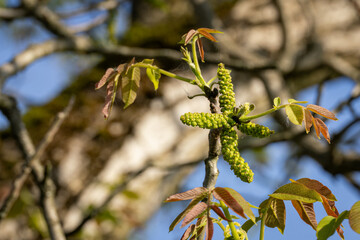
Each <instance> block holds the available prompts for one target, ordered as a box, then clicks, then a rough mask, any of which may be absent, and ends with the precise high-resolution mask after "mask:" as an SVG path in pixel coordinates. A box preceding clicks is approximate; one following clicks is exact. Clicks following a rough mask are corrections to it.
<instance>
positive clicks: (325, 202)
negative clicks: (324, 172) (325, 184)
mask: <svg viewBox="0 0 360 240" xmlns="http://www.w3.org/2000/svg"><path fill="white" fill-rule="evenodd" d="M321 198H322V200H323V201H322V204H323V206H324V209H325V211H326V213H327V214H328V215H329V216H333V217H337V216H339V213H337V214H336V212H335V211H334V210H332V209H331V206H330V204H333V202H332V201H329V200H327V198H326V197H324V196H321Z"/></svg>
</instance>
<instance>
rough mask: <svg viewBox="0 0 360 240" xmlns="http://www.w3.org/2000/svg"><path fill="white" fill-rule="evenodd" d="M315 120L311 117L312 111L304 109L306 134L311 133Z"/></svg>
mask: <svg viewBox="0 0 360 240" xmlns="http://www.w3.org/2000/svg"><path fill="white" fill-rule="evenodd" d="M313 118H314V117H313V116H312V115H311V113H310V111H309V110H307V109H306V108H304V124H305V130H306V133H309V132H310V128H311V126H312V121H313Z"/></svg>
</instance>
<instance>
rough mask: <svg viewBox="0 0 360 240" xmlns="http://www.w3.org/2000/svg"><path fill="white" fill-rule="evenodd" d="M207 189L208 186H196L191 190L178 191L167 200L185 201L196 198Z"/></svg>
mask: <svg viewBox="0 0 360 240" xmlns="http://www.w3.org/2000/svg"><path fill="white" fill-rule="evenodd" d="M206 191H207V188H204V187H196V188H193V189H191V190H188V191H186V192H182V193H176V194H174V195H171V196H170V197H168V198H167V199H166V200H165V202H176V201H183V200H189V199H193V198H196V197H197V196H200V195H202V194H203V193H204V192H206Z"/></svg>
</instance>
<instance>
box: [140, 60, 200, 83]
mask: <svg viewBox="0 0 360 240" xmlns="http://www.w3.org/2000/svg"><path fill="white" fill-rule="evenodd" d="M133 67H141V68H150V69H154V70H158V71H159V72H160V73H161V74H162V75H165V76H168V77H171V78H175V79H178V80H181V81H183V82H187V83H190V84H193V85H197V84H196V82H195V80H193V79H190V78H186V77H182V76H179V75H177V74H175V73H172V72H168V71H166V70H164V69H161V68H159V67H158V66H154V65H151V64H146V63H141V62H140V63H135V64H134V65H133Z"/></svg>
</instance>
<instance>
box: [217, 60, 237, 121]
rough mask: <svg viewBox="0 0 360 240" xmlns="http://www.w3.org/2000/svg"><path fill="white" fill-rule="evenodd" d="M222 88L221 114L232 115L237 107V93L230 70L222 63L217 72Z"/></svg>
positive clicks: (220, 99) (220, 98)
mask: <svg viewBox="0 0 360 240" xmlns="http://www.w3.org/2000/svg"><path fill="white" fill-rule="evenodd" d="M217 76H218V79H219V88H220V93H221V95H220V97H219V102H220V107H221V112H223V113H225V114H226V113H231V112H233V109H234V107H235V93H234V87H233V84H232V83H231V76H230V70H227V69H226V68H225V66H224V64H222V63H220V64H219V67H218V71H217Z"/></svg>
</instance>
